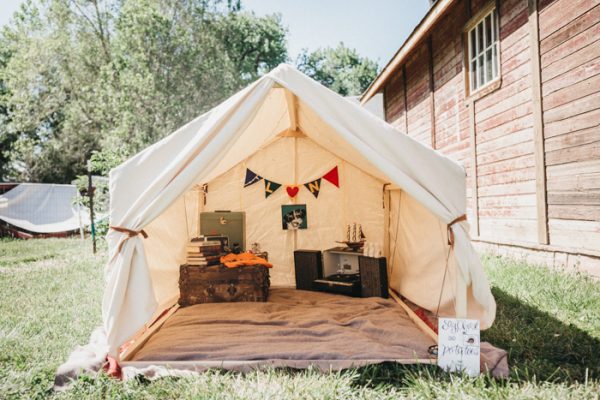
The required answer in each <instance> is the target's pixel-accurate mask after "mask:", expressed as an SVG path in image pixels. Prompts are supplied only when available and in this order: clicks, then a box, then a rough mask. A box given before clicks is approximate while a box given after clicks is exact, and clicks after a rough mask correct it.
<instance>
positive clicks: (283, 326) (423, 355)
mask: <svg viewBox="0 0 600 400" xmlns="http://www.w3.org/2000/svg"><path fill="white" fill-rule="evenodd" d="M432 344H434V343H433V341H432V340H431V339H430V338H428V337H427V336H426V335H425V334H423V333H422V332H421V331H420V330H419V329H418V328H417V327H416V326H415V325H414V323H413V322H412V321H411V320H410V319H409V317H408V315H407V314H406V312H405V311H404V310H403V309H402V308H401V307H400V306H399V305H398V304H396V303H395V302H394V301H393V300H385V299H381V298H367V299H360V298H351V297H347V296H340V295H333V294H327V293H318V292H306V291H301V290H294V289H278V288H273V289H271V291H270V294H269V301H268V302H266V303H219V304H199V305H195V306H190V307H185V308H181V309H179V310H177V312H176V313H175V314H173V316H171V317H170V318H169V319H168V320H167V321H166V322H165V324H164V325H163V326H162V327H161V328H160V329H159V330H158V331H157V332H156V333H155V334H154V335H153V336H152V337H151V338H150V339H149V340H148V342H147V343H146V344H145V345H144V346H143V347H142V348H141V349H140V350H139V351H138V352H137V353H136V354H135V355H134V357H133V359H132V361H171V362H174V361H175V362H176V361H209V362H210V361H241V360H244V361H256V360H270V361H274V360H277V362H276V363H275V364H276V365H279V366H290V367H300V368H302V367H306V366H307V364H306V363H307V362H309V363H310V361H311V360H313V361H323V360H327V361H328V362H329V361H332V363H331V364H332V365H338V366H339V367H342V368H346V367H348V366H350V365H351V364H353V365H364V364H365V363H374V362H381V361H385V360H405V362H411V361H412V362H414V361H415V360H417V359H428V358H429V356H428V354H427V348H428V347H429V346H430V345H432ZM286 360H287V361H286ZM352 360H355V361H356V362H352ZM367 360H368V362H365V361H367ZM315 364H319V363H318V362H317V363H315Z"/></svg>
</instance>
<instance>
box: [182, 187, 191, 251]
mask: <svg viewBox="0 0 600 400" xmlns="http://www.w3.org/2000/svg"><path fill="white" fill-rule="evenodd" d="M186 194H187V193H184V194H183V210H184V212H185V233H186V235H187V241H188V242H189V241H190V226H189V224H188V209H187V202H186V201H185V196H186Z"/></svg>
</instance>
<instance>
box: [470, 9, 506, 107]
mask: <svg viewBox="0 0 600 400" xmlns="http://www.w3.org/2000/svg"><path fill="white" fill-rule="evenodd" d="M488 16H489V17H490V19H489V21H490V23H491V25H493V26H492V28H491V30H490V32H491V34H492V38H493V39H492V40H491V42H490V45H488V46H486V43H485V39H486V37H485V35H486V34H487V32H486V29H485V23H486V19H487V17H488ZM480 26H481V32H483V35H484V38H483V39H482V44H483V46H482V47H483V48H482V50H481V51H480V52H477V54H476V55H475V56H474V55H473V49H472V47H473V45H474V44H473V42H472V40H471V32H475V38H476V43H475V45H476V47H479V46H477V45H478V44H479V43H478V42H479V41H478V39H479V29H478V28H479V27H480ZM494 48H495V50H496V63H495V65H494ZM488 50H489V51H491V62H492V67H491V68H492V78H491V79H490V80H488V81H487V82H485V83H481V82H480V76H477V77H474V78H475V79H477V87H473V81H472V79H473V74H474V72H473V69H472V68H471V65H472V62H473V61H475V62H479V59H482V61H483V65H482V66H481V67H479V66H478V67H477V72H478V73H479V71H480V68H481V69H482V70H483V74H486V72H487V65H488V60H487V58H486V53H487V51H488ZM463 54H464V57H463V66H464V72H465V73H464V78H465V97H466V98H471V97H480V96H484V95H485V94H487V93H489V92H491V91H494V90H495V89H497V88H499V87H500V85H501V81H502V60H501V54H500V17H499V14H498V7H496V2H495V1H492V2H490V3H488V4H487V5H486V6H485V7H484V8H482V9H481V10H480V11H479V12H478V13H477V14H476V15H474V16H473V17H472V18H471V19H470V20H469V21H468V22H467V23H466V24H465V26H464V29H463ZM494 67H495V69H496V72H497V75H496V76H495V77H494V76H493V75H494ZM483 81H485V76H484V79H483Z"/></svg>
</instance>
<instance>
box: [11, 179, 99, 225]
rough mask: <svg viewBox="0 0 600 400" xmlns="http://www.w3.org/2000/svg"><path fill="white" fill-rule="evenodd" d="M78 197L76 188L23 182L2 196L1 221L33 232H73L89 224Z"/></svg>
mask: <svg viewBox="0 0 600 400" xmlns="http://www.w3.org/2000/svg"><path fill="white" fill-rule="evenodd" d="M77 195H78V194H77V188H76V187H75V185H57V184H44V183H22V184H20V185H18V186H16V187H15V188H13V189H11V190H9V191H8V192H6V193H5V194H4V195H2V196H0V220H3V221H5V222H7V223H9V224H11V225H13V226H15V227H17V228H19V229H22V230H25V231H29V232H33V233H60V232H69V231H74V230H77V229H79V228H80V226H81V224H82V223H84V222H85V223H88V222H89V218H87V217H86V216H85V215H84V214H85V213H81V214H80V211H79V209H78V207H77V205H76V204H74V200H75V199H76V197H77Z"/></svg>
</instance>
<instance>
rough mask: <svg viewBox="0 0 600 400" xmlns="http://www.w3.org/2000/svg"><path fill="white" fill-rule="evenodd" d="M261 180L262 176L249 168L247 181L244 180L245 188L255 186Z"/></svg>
mask: <svg viewBox="0 0 600 400" xmlns="http://www.w3.org/2000/svg"><path fill="white" fill-rule="evenodd" d="M261 179H262V176H259V175H258V174H256V173H255V172H253V171H251V170H250V169H249V168H246V179H244V187H246V186H250V185H253V184H255V183H256V182H258V181H260V180H261Z"/></svg>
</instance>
